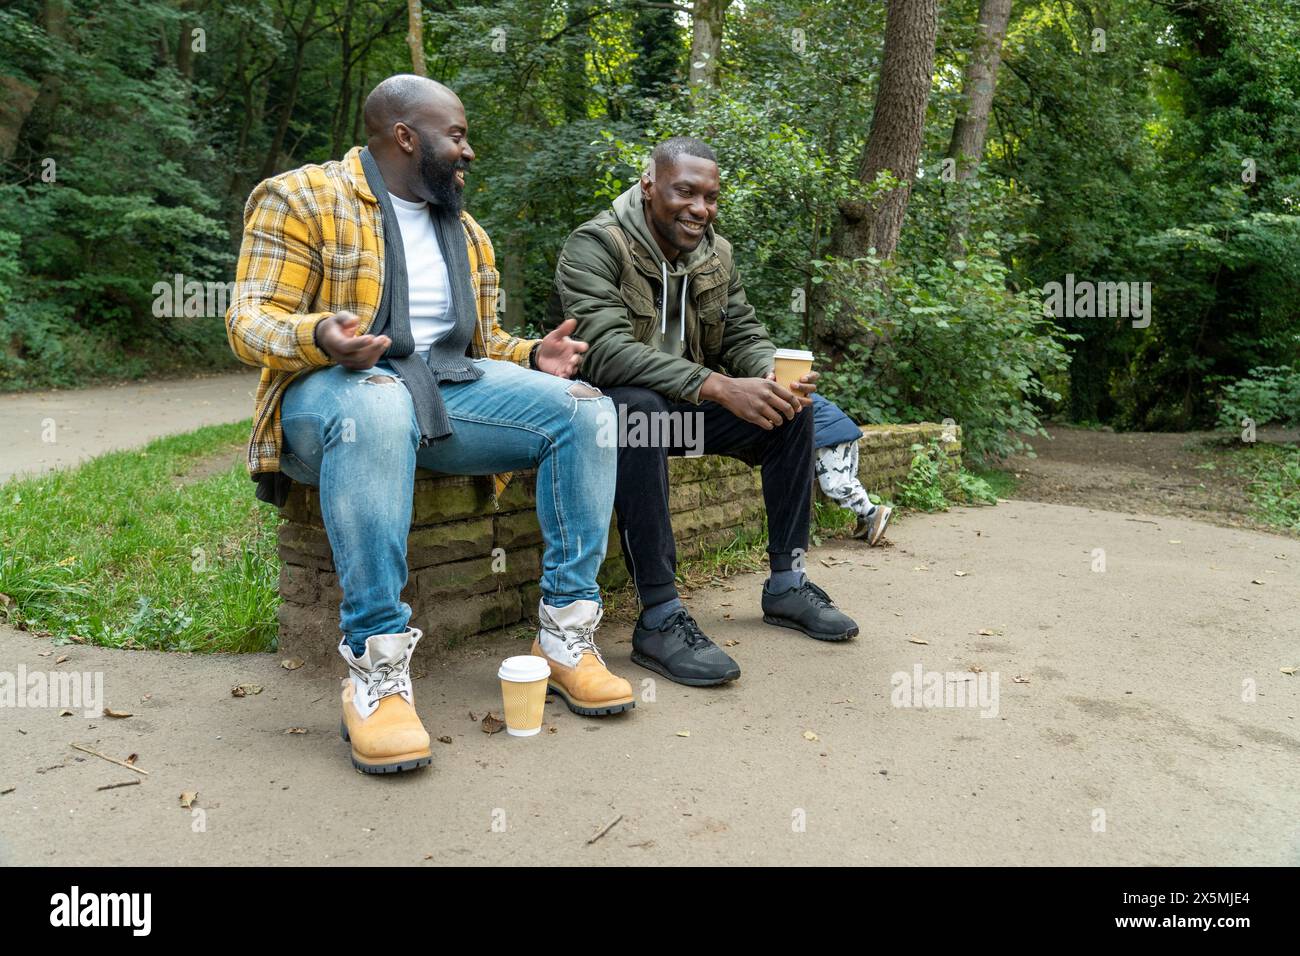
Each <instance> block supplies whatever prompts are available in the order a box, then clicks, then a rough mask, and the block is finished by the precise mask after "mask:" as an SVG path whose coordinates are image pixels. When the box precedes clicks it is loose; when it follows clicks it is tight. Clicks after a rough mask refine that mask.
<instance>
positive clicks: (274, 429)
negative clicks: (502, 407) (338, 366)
mask: <svg viewBox="0 0 1300 956" xmlns="http://www.w3.org/2000/svg"><path fill="white" fill-rule="evenodd" d="M379 216H380V213H379V203H378V201H377V200H376V199H375V196H374V193H372V192H371V191H370V187H369V185H368V184H367V182H366V176H365V173H364V172H363V171H362V168H361V147H359V146H357V147H353V148H352V149H351V150H349V151H348V154H347V155H346V156H344V157H343V159H342V160H339V161H331V162H328V163H325V164H323V165H320V166H314V165H313V166H303V167H302V168H300V169H294V170H290V171H289V172H286V173H281V174H280V175H279V176H274V177H272V178H271V179H267V180H264V181H263V182H261V183H259V184H258V185H257V187H256V188H255V189H254V190H253V193H252V195H250V196H249V197H248V204H247V205H246V206H245V207H244V239H243V243H242V245H241V246H240V250H239V265H238V267H237V270H236V273H235V294H234V301H233V302H232V303H231V305H230V309H229V311H228V312H227V313H226V337H227V339H229V341H230V347H231V349H232V350H233V351H234V353H235V355H236V356H237V357H238V358H239V360H240V361H241V362H244V363H245V364H247V365H255V366H258V367H260V368H261V369H262V380H261V382H260V383H259V384H258V387H257V400H256V404H255V409H254V413H253V433H252V437H251V438H250V439H249V443H248V471H249V473H250V474H251V475H252V476H253V478H254V479H256V478H257V476H258V475H259V474H261V473H264V472H274V471H279V470H280V448H281V446H282V445H283V442H284V434H283V432H282V430H281V428H280V402H281V400H282V399H283V398H284V393H285V389H287V388H288V387H289V385H290V383H292V382H293V381H294V380H295V379H297V378H298V377H299V376H301V375H304V374H306V373H308V372H310V371H312V370H313V369H316V368H320V367H321V366H325V365H330V364H332V362H333V360H332V359H331V358H330V357H329V356H328V355H326V354H325V353H324V352H322V351H321V350H320V349H319V348H317V347H316V343H315V339H314V335H315V330H316V325H317V323H318V322H320V320H321V319H323V318H325V317H326V316H329V315H332V314H333V313H335V312H339V311H343V310H347V311H350V312H355V313H356V314H357V317H358V318H359V319H360V320H361V321H360V325H359V327H358V331H357V334H358V335H364V334H366V333H367V332H368V331H369V330H370V327H371V325H372V323H373V322H374V320H375V313H376V312H377V311H378V309H379V298H380V294H381V292H382V291H383V287H384V286H383V264H384V235H383V229H382V228H381V225H380V219H379ZM461 222H462V223H463V225H464V227H465V244H466V247H467V249H468V251H469V265H470V284H471V286H472V287H473V289H474V298H475V301H476V303H477V305H478V309H477V311H478V324H477V326H476V327H475V329H474V338H473V340H472V341H471V342H470V355H471V356H472V357H473V358H492V359H499V360H502V361H507V362H515V363H516V364H519V365H524V366H527V365H528V355H529V353H530V352H531V350H532V347H533V345H534V344H535V341H536V340H532V339H520V338H516V337H514V336H512V335H510V334H508V333H507V332H505V331H504V330H502V328H501V327H500V326H499V325H498V324H497V320H496V309H497V290H498V289H499V288H500V281H501V277H500V274H499V273H498V272H497V269H496V256H495V254H494V253H493V251H492V242H491V240H490V239H488V235H487V233H486V232H484V231H483V227H481V226H480V225H479V224H478V223H477V222H475V221H474V220H473V218H471V217H470V215H469V214H468V213H462V214H461ZM508 480H509V475H498V476H497V481H496V483H495V485H496V490H497V491H498V492H499V491H500V490H502V489H503V488H504V487H505V483H506V482H507V481H508Z"/></svg>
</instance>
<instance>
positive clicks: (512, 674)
mask: <svg viewBox="0 0 1300 956" xmlns="http://www.w3.org/2000/svg"><path fill="white" fill-rule="evenodd" d="M550 676H551V665H549V664H547V663H546V658H544V657H537V656H535V655H533V654H520V655H519V656H518V657H507V658H506V659H505V660H504V661H502V662H501V669H500V670H498V671H497V677H499V678H501V679H502V680H508V681H510V682H512V683H515V684H530V683H532V682H533V681H535V680H542V679H544V678H547V677H550Z"/></svg>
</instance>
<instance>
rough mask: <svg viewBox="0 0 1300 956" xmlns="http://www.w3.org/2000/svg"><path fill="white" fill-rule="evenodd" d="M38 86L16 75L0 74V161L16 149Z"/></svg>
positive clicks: (34, 101) (10, 157) (8, 158)
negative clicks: (25, 81)
mask: <svg viewBox="0 0 1300 956" xmlns="http://www.w3.org/2000/svg"><path fill="white" fill-rule="evenodd" d="M37 90H38V88H37V87H36V86H34V85H32V84H30V83H24V82H23V81H22V80H20V79H18V77H16V76H0V162H6V163H7V162H9V160H11V159H13V158H14V153H15V152H16V151H17V150H18V135H19V134H20V133H21V132H22V130H23V124H24V123H26V122H27V117H28V116H30V115H31V113H32V107H33V106H34V105H35V103H36V94H37Z"/></svg>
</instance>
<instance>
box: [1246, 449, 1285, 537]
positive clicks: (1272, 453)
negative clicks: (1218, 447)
mask: <svg viewBox="0 0 1300 956" xmlns="http://www.w3.org/2000/svg"><path fill="white" fill-rule="evenodd" d="M1230 467H1231V468H1233V469H1234V470H1235V471H1236V472H1237V473H1238V474H1240V475H1242V476H1243V477H1245V478H1246V480H1247V485H1246V494H1247V495H1249V496H1250V502H1251V504H1252V505H1253V506H1254V517H1255V518H1257V519H1258V520H1259V521H1261V522H1263V523H1264V524H1266V525H1270V526H1272V527H1275V528H1280V529H1282V530H1283V531H1290V532H1293V533H1300V448H1298V447H1296V446H1294V445H1289V446H1288V445H1274V444H1270V443H1268V442H1259V443H1258V444H1251V445H1245V446H1242V447H1240V448H1238V449H1237V450H1234V451H1233V452H1232V459H1231V464H1230Z"/></svg>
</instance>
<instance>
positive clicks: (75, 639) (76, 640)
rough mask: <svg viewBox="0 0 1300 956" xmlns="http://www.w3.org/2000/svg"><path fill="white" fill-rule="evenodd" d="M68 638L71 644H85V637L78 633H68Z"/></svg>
mask: <svg viewBox="0 0 1300 956" xmlns="http://www.w3.org/2000/svg"><path fill="white" fill-rule="evenodd" d="M68 640H70V641H71V642H72V643H73V644H85V643H86V639H85V638H84V637H82V636H81V635H80V634H69V635H68Z"/></svg>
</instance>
